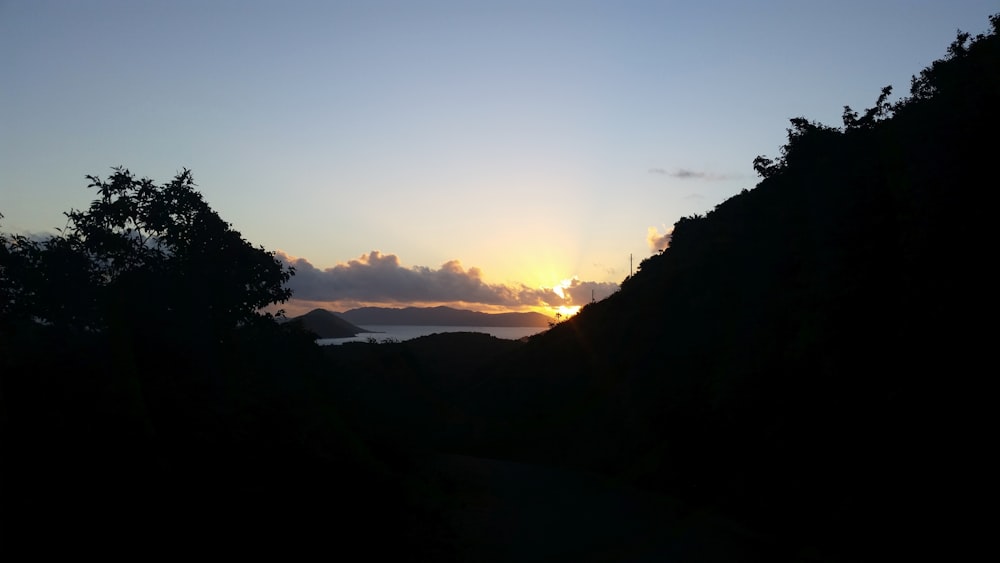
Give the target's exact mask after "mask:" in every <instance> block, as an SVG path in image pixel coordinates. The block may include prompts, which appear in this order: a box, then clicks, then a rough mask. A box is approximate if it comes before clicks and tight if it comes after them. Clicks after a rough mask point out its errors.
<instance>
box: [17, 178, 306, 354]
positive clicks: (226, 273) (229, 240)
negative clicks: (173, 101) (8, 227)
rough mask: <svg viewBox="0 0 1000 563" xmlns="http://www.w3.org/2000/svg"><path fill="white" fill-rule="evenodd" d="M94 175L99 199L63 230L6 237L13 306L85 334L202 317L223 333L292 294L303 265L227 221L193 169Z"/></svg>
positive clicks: (77, 212)
mask: <svg viewBox="0 0 1000 563" xmlns="http://www.w3.org/2000/svg"><path fill="white" fill-rule="evenodd" d="M87 178H88V179H89V180H90V182H91V183H90V186H89V187H91V188H95V189H96V190H97V198H96V199H95V200H94V201H93V202H92V203H91V204H90V207H89V208H88V209H87V210H85V211H80V210H72V211H69V212H68V213H66V214H65V215H66V217H67V225H66V227H65V228H63V229H61V230H60V232H59V234H58V235H57V236H54V237H51V238H49V239H48V240H44V241H40V242H39V241H34V240H31V239H28V238H26V237H23V236H11V237H6V238H5V239H4V241H3V247H4V249H3V255H2V259H3V263H2V270H0V272H2V273H0V276H3V280H4V286H5V289H4V295H3V298H4V299H3V302H2V303H0V307H2V308H3V310H4V312H5V313H7V312H10V313H16V314H18V315H20V316H22V317H25V316H30V317H33V318H34V319H35V320H38V321H41V322H43V323H45V324H49V325H55V326H59V327H63V328H66V329H70V330H73V331H83V332H101V331H104V330H107V329H109V328H111V327H112V326H115V325H126V326H133V325H134V324H135V323H138V322H145V323H146V324H150V323H151V322H153V321H155V322H159V323H165V325H163V327H164V328H167V327H170V328H175V329H176V328H180V325H182V324H185V325H186V324H188V323H190V322H191V321H192V319H198V321H199V322H198V324H197V326H201V327H206V328H208V329H210V330H211V331H212V333H213V334H215V336H220V335H221V334H223V333H225V332H226V331H229V330H232V329H233V328H235V327H237V326H241V325H244V324H246V323H248V322H252V321H254V320H256V319H258V318H261V317H268V316H269V315H268V314H263V313H261V312H260V311H261V309H262V308H263V307H266V306H268V305H271V304H276V303H283V302H284V301H286V300H287V299H288V298H289V297H290V296H291V291H290V290H289V289H288V288H286V287H285V282H287V281H288V279H289V278H290V276H291V275H292V274H293V270H292V269H289V268H285V267H284V266H283V265H282V264H281V263H280V262H279V261H278V260H276V259H275V258H274V255H273V253H271V252H267V251H265V250H264V249H263V248H262V247H258V248H254V247H253V246H252V245H251V244H250V243H248V242H247V241H246V240H244V239H243V238H242V236H241V235H240V233H239V232H237V231H236V230H234V229H233V228H232V226H231V225H230V224H229V223H227V222H225V221H223V220H222V219H221V218H220V217H219V215H218V214H217V213H216V212H215V211H213V210H212V209H211V208H210V207H209V205H208V204H207V203H206V202H205V201H204V199H203V198H202V196H201V194H199V193H198V192H197V191H196V190H195V184H194V180H193V177H192V175H191V172H190V171H189V170H184V171H183V172H181V173H180V174H178V175H177V176H176V177H175V178H174V179H173V180H172V181H170V182H168V183H165V184H162V185H156V184H155V183H154V182H153V181H152V180H150V179H148V178H144V179H141V180H140V179H136V177H135V176H134V175H133V174H132V173H131V172H129V171H128V170H127V169H125V168H121V167H119V168H115V169H114V174H112V175H111V177H110V178H108V179H107V180H106V181H104V180H101V179H100V178H98V177H97V176H88V177H87ZM185 328H187V329H190V326H186V327H185Z"/></svg>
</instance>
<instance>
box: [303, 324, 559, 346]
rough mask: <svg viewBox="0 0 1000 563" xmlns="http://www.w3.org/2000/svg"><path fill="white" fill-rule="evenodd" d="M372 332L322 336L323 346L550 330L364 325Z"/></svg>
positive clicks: (515, 335) (518, 334) (507, 336)
mask: <svg viewBox="0 0 1000 563" xmlns="http://www.w3.org/2000/svg"><path fill="white" fill-rule="evenodd" d="M362 328H364V329H366V330H369V331H370V332H362V333H361V334H358V335H357V336H352V337H350V338H320V339H318V340H316V343H317V344H319V345H321V346H326V345H331V344H343V343H345V342H369V341H372V340H374V341H376V342H403V341H404V340H411V339H413V338H419V337H421V336H427V335H429V334H438V333H441V332H481V333H484V334H489V335H491V336H495V337H497V338H505V339H507V340H517V339H519V338H524V337H525V336H531V335H533V334H538V333H539V332H542V331H545V330H548V329H547V328H546V327H538V326H425V325H368V326H366V327H362Z"/></svg>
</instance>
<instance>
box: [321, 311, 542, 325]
mask: <svg viewBox="0 0 1000 563" xmlns="http://www.w3.org/2000/svg"><path fill="white" fill-rule="evenodd" d="M340 316H341V317H343V318H345V319H347V320H349V321H350V322H352V323H354V324H357V325H425V326H542V327H544V326H549V323H550V322H551V321H552V319H550V318H549V317H546V316H545V315H542V314H540V313H480V312H477V311H466V310H463V309H453V308H451V307H406V308H405V309H391V308H385V307H362V308H359V309H351V310H350V311H346V312H344V313H341V314H340Z"/></svg>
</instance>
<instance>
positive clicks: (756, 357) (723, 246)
mask: <svg viewBox="0 0 1000 563" xmlns="http://www.w3.org/2000/svg"><path fill="white" fill-rule="evenodd" d="M991 23H992V24H993V30H992V32H991V33H990V34H989V35H987V36H985V37H984V36H980V37H978V38H975V39H973V40H971V41H969V40H967V39H964V38H962V37H961V36H960V38H959V40H957V41H956V43H955V44H953V45H952V46H951V47H950V48H949V50H948V56H947V57H946V58H945V59H943V60H941V61H937V62H935V63H934V64H933V65H932V66H930V67H928V68H927V69H926V70H925V71H923V72H922V73H921V75H920V76H918V77H915V78H914V81H913V85H912V89H911V94H910V96H909V97H908V98H905V99H904V100H902V101H900V102H898V103H896V104H888V103H887V102H886V101H885V98H884V97H883V98H880V100H879V101H878V103H876V106H875V107H873V108H872V109H870V110H868V111H866V112H865V113H864V116H862V117H860V118H858V117H856V116H855V117H854V118H852V116H851V112H850V110H849V109H848V110H846V111H845V126H844V127H843V128H832V127H827V126H824V125H820V124H816V123H812V122H809V121H807V120H805V119H802V118H797V119H793V120H792V127H791V128H790V129H789V140H788V144H787V145H786V146H785V147H783V149H782V152H781V156H780V158H778V159H777V160H776V161H767V160H763V159H762V160H760V161H759V162H758V164H759V170H760V172H761V175H762V176H763V180H762V181H761V182H760V183H759V184H758V185H757V187H756V188H755V189H753V190H750V191H745V192H744V193H742V194H739V195H737V196H735V197H733V198H731V199H730V200H728V201H726V202H724V203H722V204H721V205H719V206H717V207H716V208H715V210H713V211H711V212H709V213H708V214H707V215H706V216H704V217H690V218H684V219H682V220H680V221H679V222H678V223H677V224H676V225H675V230H674V234H673V239H672V243H671V247H670V248H669V249H667V250H666V251H664V252H663V253H661V254H660V255H656V256H653V257H651V258H649V259H648V260H646V261H644V262H643V263H642V265H641V268H640V270H639V272H638V273H637V274H636V275H635V276H634V277H632V278H631V279H629V280H627V281H626V282H625V283H624V284H623V287H622V290H621V291H620V292H618V293H616V294H614V295H612V296H611V297H609V298H608V299H605V300H604V301H601V302H599V303H596V304H592V305H589V306H587V307H585V308H584V310H583V311H581V313H580V314H579V315H577V316H576V317H574V318H572V319H570V320H569V321H567V322H564V323H562V324H560V325H558V326H556V327H555V328H554V329H552V330H550V331H547V332H546V333H543V334H541V335H539V336H537V337H535V338H533V339H532V341H531V342H530V343H529V344H528V345H527V346H525V347H524V348H522V349H520V350H519V351H518V354H517V356H516V357H515V358H513V359H511V360H510V363H508V364H505V365H503V366H500V367H498V369H497V371H496V373H497V376H496V377H493V378H491V379H488V380H487V381H485V382H484V383H483V385H482V386H481V387H480V389H479V390H478V393H479V394H478V396H476V397H473V398H471V399H470V401H480V403H481V406H480V407H479V409H478V412H482V413H492V415H493V416H494V417H495V419H496V420H497V422H495V423H492V425H491V426H489V427H488V428H487V429H485V430H483V431H482V432H481V435H482V436H486V437H488V440H487V441H486V442H484V444H488V445H487V446H484V447H488V448H493V449H494V450H495V451H496V452H498V453H502V454H504V455H512V456H522V457H533V458H544V459H548V460H553V461H559V462H563V463H573V464H585V465H589V466H591V467H596V468H599V469H601V470H603V471H606V472H612V473H615V474H617V475H621V476H624V477H626V478H628V479H630V480H633V481H635V482H638V483H640V484H643V485H645V486H651V487H656V488H661V489H665V490H668V491H670V492H672V493H673V494H676V495H678V496H681V497H683V498H686V499H688V500H690V501H691V502H693V503H697V504H701V505H704V506H713V507H716V508H717V509H719V510H723V511H725V512H727V513H730V514H734V515H738V516H739V517H740V518H742V519H743V521H744V522H748V523H751V524H752V525H753V526H754V527H756V528H757V529H760V530H768V533H773V534H779V535H782V536H783V537H786V538H792V537H794V538H798V539H797V540H796V541H800V542H802V543H803V544H806V545H814V544H815V545H822V546H826V547H827V548H829V549H833V550H840V551H844V552H851V553H855V554H856V553H857V551H856V550H859V549H861V546H862V545H864V543H865V542H878V543H879V544H880V545H883V546H887V545H890V544H891V543H892V542H894V541H903V542H905V541H912V540H907V539H906V538H912V537H913V534H914V533H916V532H915V530H922V529H924V528H922V526H926V525H927V524H926V523H927V522H928V521H930V520H929V519H933V518H935V517H936V516H938V515H940V514H941V513H940V512H933V510H932V509H930V508H928V507H935V509H936V508H938V507H940V505H939V504H937V502H938V501H941V500H942V499H944V498H945V497H947V496H949V495H951V496H954V495H956V494H957V495H959V496H961V494H964V493H966V492H968V491H962V492H961V493H959V492H958V491H957V490H955V489H952V490H950V491H948V492H947V493H946V492H945V491H946V488H945V483H943V482H942V481H941V479H942V476H941V475H940V474H935V473H933V472H932V471H930V470H929V469H928V467H929V466H928V457H931V458H937V459H948V460H952V461H954V462H955V463H959V464H960V465H961V466H962V467H975V466H976V463H975V460H974V459H973V457H974V454H972V453H970V452H975V451H977V449H973V448H971V447H969V446H971V445H972V444H973V443H974V442H975V440H976V438H978V437H980V436H978V435H977V434H976V431H975V430H974V428H975V426H971V424H972V422H971V421H970V416H974V415H975V414H977V413H978V412H982V411H978V410H977V409H976V408H975V406H974V401H973V399H974V397H975V395H976V394H977V392H976V391H975V390H976V389H979V388H980V387H981V386H982V385H983V382H982V377H981V376H980V375H979V373H980V371H981V369H982V368H981V367H980V366H982V365H988V364H987V362H988V360H989V358H987V357H986V354H987V351H988V350H989V349H990V348H989V343H988V342H987V338H988V337H989V336H990V335H988V334H987V333H986V332H983V331H982V330H981V328H980V326H979V325H978V323H975V322H970V320H969V319H970V316H974V315H976V314H978V313H977V312H985V311H987V310H991V309H992V307H991V306H988V304H990V303H992V302H993V300H994V298H993V287H992V282H991V280H992V279H993V278H992V276H991V275H990V274H989V273H988V272H989V271H990V268H991V265H990V264H989V261H990V260H989V259H988V257H989V256H991V255H992V252H993V251H992V249H993V240H995V238H996V235H995V233H994V229H993V227H992V221H991V215H992V210H991V209H990V206H989V205H988V204H987V202H986V201H984V196H985V195H986V194H987V193H988V188H989V187H990V186H993V185H995V184H996V181H995V179H994V178H993V175H994V172H993V171H992V169H991V166H990V165H991V163H992V162H993V158H994V155H995V150H996V149H995V146H996V143H995V141H994V139H995V132H996V131H997V130H1000V116H998V109H1000V108H998V104H1000V80H998V77H1000V49H998V44H1000V37H998V35H997V25H998V23H1000V20H998V18H996V17H994V18H991ZM528 390H530V391H528ZM962 477H965V476H959V475H957V474H949V478H952V479H955V480H959V481H961V480H962ZM948 486H949V487H950V486H952V485H948ZM916 491H919V494H917V493H916ZM929 510H930V512H929ZM911 526H914V527H912V528H911ZM831 546H832V547H831Z"/></svg>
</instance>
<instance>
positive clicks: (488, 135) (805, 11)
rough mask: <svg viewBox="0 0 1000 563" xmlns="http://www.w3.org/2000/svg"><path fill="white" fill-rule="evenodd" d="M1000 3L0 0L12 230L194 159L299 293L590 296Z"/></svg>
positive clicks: (495, 303) (531, 300)
mask: <svg viewBox="0 0 1000 563" xmlns="http://www.w3.org/2000/svg"><path fill="white" fill-rule="evenodd" d="M996 12H1000V5H998V3H997V2H996V0H991V1H977V0H949V1H943V0H942V1H934V2H930V1H917V0H912V1H901V0H884V1H879V0H869V1H853V0H851V1H841V2H827V1H823V2H820V1H810V0H799V1H784V0H776V1H769V2H754V1H749V0H747V1H719V2H710V1H700V2H699V1H672V2H668V1H661V2H638V1H616V2H610V1H607V2H587V1H548V2H546V1H544V0H535V1H531V2H519V1H506V2H485V1H484V2H472V1H470V2H456V1H431V2H416V1H410V2H405V1H389V0H385V1H368V2H297V1H286V2H276V1H275V2H264V1H239V2H235V1H233V2H227V1H212V0H206V1H198V2H186V1H174V2H143V1H136V0H132V1H100V0H93V1H86V2H85V1H61V2H50V1H45V0H32V1H18V0H0V84H2V88H0V212H2V213H3V215H4V216H5V218H4V220H3V224H2V229H3V230H4V231H7V232H31V233H39V232H46V231H49V232H51V231H52V230H53V229H54V228H56V227H60V226H62V225H63V223H64V218H63V217H62V212H63V211H66V210H68V209H70V208H83V207H86V206H87V204H88V203H89V201H90V199H91V195H92V194H91V192H89V191H88V190H87V189H86V184H87V182H86V180H85V179H84V176H85V175H86V174H97V175H101V176H106V175H108V174H109V173H110V167H112V166H116V165H124V166H126V167H128V168H129V169H131V170H132V171H133V172H134V173H136V174H137V175H139V176H148V177H151V178H153V179H155V180H157V181H167V180H169V179H170V178H171V177H172V176H173V175H174V174H175V173H176V172H178V171H179V170H181V169H182V168H189V169H191V170H192V171H193V173H194V176H195V179H196V181H197V183H198V184H199V186H200V189H201V191H202V194H203V195H204V196H205V198H206V199H207V200H208V201H209V203H210V204H211V205H212V206H213V208H214V209H215V210H216V211H218V212H219V214H220V215H221V216H222V217H223V218H224V219H226V220H227V221H229V222H231V223H232V224H233V225H234V227H235V228H236V229H238V230H239V231H240V232H241V233H242V234H243V235H244V237H245V238H246V239H247V240H249V241H250V242H252V243H254V244H255V245H256V244H259V245H263V246H264V247H266V248H267V249H269V250H274V251H280V253H281V256H282V257H283V259H285V260H288V261H289V262H290V263H294V264H296V265H297V267H298V270H299V274H300V275H298V276H296V278H297V279H295V280H293V289H295V290H296V293H297V295H300V297H301V303H299V304H296V306H301V307H305V306H307V305H308V306H312V305H316V304H321V305H326V306H329V307H330V308H332V309H335V310H337V309H339V310H342V309H344V308H348V307H350V306H355V305H360V304H384V305H395V306H399V305H405V304H418V305H420V304H439V303H448V304H453V305H456V306H461V307H467V308H472V309H479V310H502V309H505V308H528V307H535V308H538V307H550V308H551V307H558V306H560V305H562V306H573V305H574V304H576V305H578V304H580V303H581V302H585V301H589V299H590V296H591V294H592V292H593V293H594V295H595V296H596V297H598V298H600V297H602V296H603V295H604V294H606V293H608V292H610V291H612V290H613V288H614V286H615V284H617V283H618V282H620V281H621V280H622V279H623V278H624V277H625V276H626V275H627V274H628V269H629V255H630V254H631V255H633V256H634V257H635V263H636V264H638V262H639V261H640V260H641V259H642V258H645V257H646V256H649V255H650V254H651V253H652V252H654V250H653V249H652V248H651V247H650V245H649V243H648V240H647V239H648V236H649V234H650V232H651V231H650V229H651V228H652V229H655V233H656V234H663V233H664V232H666V231H667V230H668V229H669V227H670V226H671V225H672V224H673V223H674V222H675V221H676V220H677V219H679V218H680V217H682V216H686V215H691V214H693V213H704V212H705V211H707V210H710V209H711V208H712V207H714V206H715V205H717V204H718V203H720V202H721V201H723V200H725V199H726V198H728V197H730V196H732V195H734V194H736V193H738V192H739V191H741V190H742V189H744V188H752V187H753V186H754V185H755V184H756V180H757V179H756V177H755V176H754V173H753V168H752V161H753V159H754V157H755V156H757V155H759V154H767V155H772V156H774V155H776V154H777V153H778V151H779V148H780V146H781V144H782V143H783V142H784V137H785V128H786V127H787V125H788V119H789V118H791V117H795V116H805V117H807V118H809V119H813V120H817V121H821V122H824V123H827V124H831V125H839V123H840V115H841V112H842V110H843V106H844V105H845V104H846V105H851V106H852V107H854V108H855V109H863V108H865V107H868V106H870V105H871V104H872V103H873V102H874V100H875V99H876V98H877V97H878V94H879V91H880V89H881V88H882V87H883V86H885V85H888V84H892V85H893V86H894V87H895V93H896V94H905V93H906V92H907V90H908V88H909V81H910V77H911V76H912V75H914V74H916V73H919V71H920V70H921V69H922V68H924V67H925V66H927V65H928V64H929V63H930V62H931V61H933V60H935V59H937V58H941V57H942V56H943V55H944V53H945V49H946V48H947V46H948V44H949V43H950V42H951V41H952V40H953V39H954V38H955V33H956V30H957V29H962V30H965V31H969V32H972V33H974V34H975V33H980V32H983V31H985V30H986V29H987V27H988V21H987V18H988V16H989V15H990V14H992V13H996ZM844 220H850V218H846V217H845V218H844ZM574 278H576V281H567V280H573V279H574ZM390 282H391V283H390ZM557 286H559V287H565V291H562V293H563V295H562V296H561V297H559V296H558V293H559V292H554V291H552V288H554V287H557ZM553 296H557V297H553ZM541 310H551V311H555V309H541Z"/></svg>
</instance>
